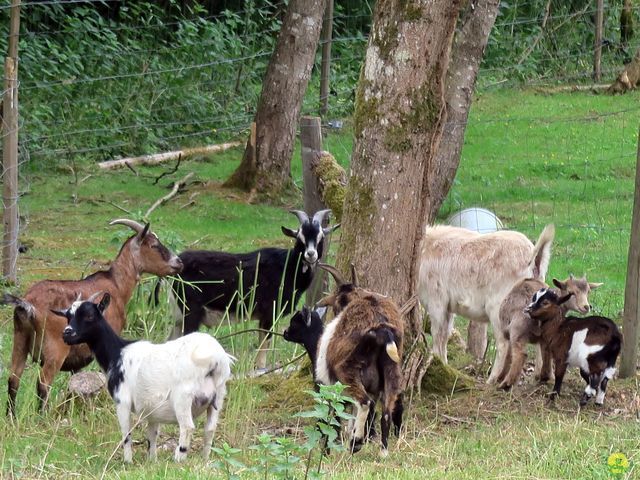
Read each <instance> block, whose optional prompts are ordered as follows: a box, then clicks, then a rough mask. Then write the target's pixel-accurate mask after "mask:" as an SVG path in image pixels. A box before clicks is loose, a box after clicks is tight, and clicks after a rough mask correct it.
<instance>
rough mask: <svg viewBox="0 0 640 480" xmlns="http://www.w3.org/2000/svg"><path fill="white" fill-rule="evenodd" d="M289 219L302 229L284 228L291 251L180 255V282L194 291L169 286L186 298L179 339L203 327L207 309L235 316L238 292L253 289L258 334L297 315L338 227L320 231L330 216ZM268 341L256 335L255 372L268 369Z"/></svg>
mask: <svg viewBox="0 0 640 480" xmlns="http://www.w3.org/2000/svg"><path fill="white" fill-rule="evenodd" d="M291 213H293V214H294V215H295V216H296V217H298V220H299V222H300V226H299V228H298V229H297V230H292V229H290V228H287V227H282V232H283V233H284V234H285V235H286V236H288V237H292V238H295V240H296V243H295V245H294V247H293V248H292V249H285V248H261V249H259V250H255V251H253V252H250V253H226V252H218V251H209V250H190V251H186V252H183V253H181V254H180V255H179V257H180V259H181V260H182V263H183V265H184V267H183V269H182V273H181V275H180V276H181V277H182V279H183V280H185V281H186V282H189V283H193V284H194V285H193V286H191V285H189V284H182V283H177V282H176V283H174V285H173V289H174V293H175V294H176V295H177V296H178V298H181V297H184V306H183V308H182V309H181V310H182V311H181V317H182V318H180V319H179V326H180V328H179V330H181V332H178V333H183V334H188V333H191V332H195V331H196V330H198V328H199V327H200V325H201V324H202V323H203V322H204V321H205V317H206V309H211V310H217V311H222V312H224V311H225V310H226V309H229V310H230V311H235V309H236V308H237V307H238V304H239V298H238V297H239V295H240V292H246V293H248V292H250V291H251V288H252V287H253V286H254V284H255V291H254V300H253V301H254V306H253V312H252V315H253V316H254V317H255V318H257V319H258V323H259V326H260V328H261V329H263V330H270V329H271V327H272V326H273V319H274V318H275V317H277V316H278V315H279V314H281V313H283V314H285V315H288V314H290V313H292V312H293V311H294V310H295V307H296V305H297V303H298V300H299V299H300V296H301V295H302V293H303V292H304V291H305V290H306V289H307V288H309V285H310V284H311V281H312V280H313V276H314V273H315V269H316V264H317V262H318V259H319V258H321V257H322V254H323V250H324V237H325V236H326V235H329V234H330V233H331V232H332V231H333V230H335V229H337V228H338V227H339V226H340V224H336V225H333V226H332V227H328V228H323V227H322V222H323V221H324V219H325V217H326V216H327V215H328V214H329V213H330V210H320V211H319V212H316V214H315V215H314V216H313V217H312V218H309V216H308V215H307V214H306V213H305V212H302V211H300V210H292V211H291ZM242 301H245V300H244V299H242ZM280 302H281V304H280ZM241 303H242V302H240V304H241ZM174 336H177V335H175V334H174ZM269 340H270V334H267V333H265V332H260V333H259V348H258V356H257V359H256V365H257V367H258V368H264V367H265V365H266V359H267V349H268V348H267V342H268V341H269Z"/></svg>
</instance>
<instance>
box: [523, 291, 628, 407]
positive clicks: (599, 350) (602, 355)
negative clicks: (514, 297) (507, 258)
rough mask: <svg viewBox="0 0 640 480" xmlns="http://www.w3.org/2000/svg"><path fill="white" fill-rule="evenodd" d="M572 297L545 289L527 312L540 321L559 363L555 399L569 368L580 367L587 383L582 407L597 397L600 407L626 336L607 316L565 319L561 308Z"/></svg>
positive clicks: (550, 347) (557, 365)
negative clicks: (623, 336)
mask: <svg viewBox="0 0 640 480" xmlns="http://www.w3.org/2000/svg"><path fill="white" fill-rule="evenodd" d="M572 295H573V293H569V294H567V295H564V296H562V297H559V296H558V295H556V293H555V292H554V291H553V290H550V289H548V288H542V289H540V290H538V291H537V292H536V294H535V295H534V296H533V299H532V301H531V303H530V304H529V305H528V306H527V307H526V309H525V312H526V313H528V314H529V315H530V316H531V318H532V319H533V320H535V321H538V322H540V330H541V342H544V343H545V344H546V348H547V349H548V350H549V351H550V352H551V356H552V358H553V361H554V364H555V377H556V379H555V384H554V387H553V392H552V394H551V399H552V400H553V399H555V397H556V396H557V395H559V394H560V388H561V387H562V380H563V379H564V374H565V372H566V370H567V368H568V367H578V368H580V376H582V378H583V379H584V381H585V382H587V386H586V388H585V390H584V394H583V395H582V397H581V398H580V406H584V405H586V404H587V402H588V401H589V399H590V398H591V397H593V396H594V395H596V394H597V396H596V405H602V404H603V403H604V396H605V393H606V390H607V383H608V382H609V380H610V379H612V378H613V376H614V374H615V372H616V368H615V364H616V360H617V358H618V354H619V353H620V348H621V346H622V334H621V333H620V330H619V329H618V327H617V325H616V324H615V323H613V321H612V320H611V319H609V318H606V317H600V316H595V315H594V316H590V317H584V318H579V317H565V315H564V311H563V309H562V307H561V306H562V304H564V303H565V302H566V301H568V300H569V298H570V297H571V296H572Z"/></svg>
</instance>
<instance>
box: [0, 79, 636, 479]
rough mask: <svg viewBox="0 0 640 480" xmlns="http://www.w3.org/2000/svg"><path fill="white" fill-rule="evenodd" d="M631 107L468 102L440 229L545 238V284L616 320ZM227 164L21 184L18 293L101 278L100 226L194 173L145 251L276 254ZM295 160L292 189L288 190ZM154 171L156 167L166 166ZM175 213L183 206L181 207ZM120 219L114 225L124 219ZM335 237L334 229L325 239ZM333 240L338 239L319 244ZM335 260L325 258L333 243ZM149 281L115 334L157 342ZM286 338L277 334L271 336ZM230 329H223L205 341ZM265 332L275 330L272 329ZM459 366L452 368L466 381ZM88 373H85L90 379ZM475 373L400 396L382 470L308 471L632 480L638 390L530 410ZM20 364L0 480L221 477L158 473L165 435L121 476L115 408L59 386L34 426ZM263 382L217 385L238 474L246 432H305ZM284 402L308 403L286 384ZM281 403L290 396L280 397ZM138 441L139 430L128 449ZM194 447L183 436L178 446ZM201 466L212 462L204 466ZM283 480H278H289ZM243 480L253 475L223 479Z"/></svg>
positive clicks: (531, 98) (339, 462)
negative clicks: (469, 218)
mask: <svg viewBox="0 0 640 480" xmlns="http://www.w3.org/2000/svg"><path fill="white" fill-rule="evenodd" d="M638 105H640V94H638V93H635V94H630V95H627V96H624V97H622V96H619V97H608V96H594V95H591V94H587V93H567V94H555V95H547V94H544V93H536V92H532V91H519V90H516V91H514V90H505V91H496V92H487V93H484V94H481V95H479V97H478V99H477V101H476V103H475V104H474V107H473V109H472V112H471V116H470V121H469V122H470V123H469V127H468V130H467V137H466V142H465V148H464V151H463V159H462V163H461V167H460V170H459V173H458V176H457V178H456V181H455V184H454V187H453V189H452V191H451V193H450V195H449V197H448V199H447V201H446V202H445V204H444V206H443V209H442V211H441V213H440V218H441V219H445V218H446V217H447V216H448V214H450V213H451V212H454V211H456V210H458V209H459V208H462V207H467V206H482V207H486V208H490V209H492V210H493V211H495V212H496V213H497V215H498V216H499V217H500V218H501V219H502V220H503V222H504V223H505V225H506V226H507V227H509V228H513V229H518V230H521V231H523V232H524V233H526V234H527V235H528V236H529V237H530V238H532V239H535V237H537V235H538V234H539V233H540V231H541V230H542V228H543V226H544V225H545V224H547V223H550V222H553V223H555V224H556V227H557V233H556V241H555V243H554V253H553V258H552V262H551V267H550V275H549V277H551V276H555V277H562V278H564V277H565V276H567V275H568V274H569V273H575V274H578V275H581V274H583V273H586V274H587V275H588V276H589V279H590V280H593V281H598V282H604V283H605V285H604V286H603V287H601V288H600V289H599V290H597V291H596V292H594V294H593V297H592V304H593V306H594V308H595V310H596V311H598V312H603V313H605V314H607V315H610V316H613V317H615V318H618V317H619V312H620V310H621V309H622V306H623V293H624V278H625V274H626V255H627V248H628V239H629V226H630V222H631V207H632V202H633V182H634V172H635V169H634V165H635V152H636V141H637V132H638V118H639V116H638V112H639V111H640V107H639V106H638ZM325 148H327V149H328V150H330V151H332V152H333V153H334V154H335V155H336V156H337V157H338V159H339V161H340V162H341V163H342V164H344V165H347V164H348V162H349V156H350V152H351V138H350V135H349V133H348V131H343V132H340V133H332V134H330V135H329V137H328V138H327V142H326V144H325ZM241 154H242V152H241V150H239V149H236V150H232V151H229V152H226V153H223V154H219V155H216V156H213V157H209V158H199V159H194V160H191V161H188V162H183V164H182V165H181V167H180V170H179V171H178V172H177V173H176V174H174V175H173V176H171V177H169V178H165V179H163V180H162V181H160V185H153V179H154V177H155V176H157V175H158V174H159V173H160V172H161V171H163V170H164V169H163V168H159V167H156V168H140V169H139V176H135V175H133V174H132V173H131V172H130V171H128V170H125V171H119V172H114V173H102V172H97V171H96V169H94V168H91V167H89V166H86V165H85V166H81V167H79V168H78V171H77V173H78V175H77V178H78V179H80V180H81V181H80V182H75V181H74V176H73V175H71V174H70V172H69V169H68V167H69V164H67V163H66V160H65V159H61V160H60V165H59V168H58V169H57V170H56V171H53V172H51V171H47V172H40V171H38V170H37V169H35V168H32V169H30V170H28V171H25V174H24V179H23V180H24V182H23V185H24V186H25V195H24V196H23V197H22V199H21V205H20V208H21V214H22V215H23V216H24V218H25V225H24V233H23V234H22V237H21V240H22V241H23V242H24V243H26V244H27V245H29V247H30V248H29V250H28V252H27V253H25V254H23V255H21V256H20V259H19V276H20V285H19V287H18V288H17V289H16V290H18V291H20V292H22V291H24V290H25V289H26V287H27V286H28V285H29V284H30V283H32V282H33V281H36V280H38V279H42V278H78V277H79V276H80V275H82V274H85V273H88V272H91V271H94V270H95V269H97V268H101V267H103V266H105V265H106V264H107V263H108V262H109V260H111V259H112V258H113V257H114V256H115V255H116V253H117V251H118V248H119V245H120V244H121V243H122V241H123V240H124V239H125V238H126V236H127V235H128V234H129V232H128V231H126V229H125V228H123V227H108V226H107V224H108V221H110V220H112V219H114V218H117V217H134V218H140V217H141V216H142V214H143V213H144V212H145V211H146V210H147V208H148V207H149V206H150V205H151V204H152V203H153V202H154V201H155V200H156V199H157V198H159V197H160V196H162V195H164V194H165V193H166V189H165V187H166V186H167V185H169V184H170V183H171V182H172V181H174V180H176V179H178V178H181V177H182V176H183V175H185V174H186V173H187V172H190V171H193V172H194V173H195V176H196V178H197V179H198V181H199V182H198V183H196V184H194V185H192V186H191V187H190V188H189V189H188V191H187V192H185V193H183V194H181V195H180V196H179V197H177V198H175V199H174V200H172V201H171V202H170V203H168V204H166V205H164V206H162V207H160V208H159V209H157V210H156V211H155V212H154V213H153V214H152V216H151V220H152V227H153V229H154V230H155V231H156V233H158V235H159V237H160V238H161V239H162V240H163V241H164V242H165V243H167V244H168V245H171V246H172V247H173V248H174V249H175V250H177V251H180V250H182V249H184V248H187V247H189V248H216V249H224V250H230V251H244V250H249V249H254V248H259V247H262V246H266V245H281V246H287V245H290V240H288V239H287V238H285V237H284V236H283V235H282V234H281V232H280V226H281V225H288V226H294V225H295V223H296V220H295V218H294V217H293V216H292V215H290V214H289V213H287V211H286V210H287V207H289V206H296V207H299V202H298V203H295V202H294V203H295V204H294V203H292V205H284V206H282V207H274V206H265V205H254V204H251V203H249V200H250V199H249V198H248V196H247V195H245V194H243V193H240V192H235V191H228V190H225V189H222V188H221V181H222V180H223V179H224V178H226V177H227V176H228V175H229V174H230V173H231V172H232V171H233V169H234V168H235V166H236V165H237V163H238V161H239V159H240V156H241ZM299 163H300V160H299V152H296V155H295V157H294V161H293V165H294V179H295V180H296V183H297V184H298V185H301V180H300V167H299ZM165 168H166V167H165ZM190 201H192V202H193V203H192V204H190V205H188V206H185V205H186V204H187V203H189V202H190ZM123 210H126V211H128V212H129V213H125V212H124V211H123ZM338 232H339V231H338ZM336 241H339V236H336ZM334 247H335V242H334ZM150 286H151V282H145V288H144V290H143V291H141V292H140V294H139V295H137V296H136V301H135V302H134V304H133V305H132V306H131V312H130V317H129V326H128V329H127V332H126V335H128V336H135V337H138V336H141V335H145V336H150V337H151V338H154V339H156V340H160V339H163V338H164V337H165V336H166V333H167V331H168V329H169V328H170V322H169V321H168V320H167V318H166V316H163V315H164V313H163V312H162V311H160V312H159V313H158V312H150V311H149V309H148V307H147V305H146V296H147V294H148V291H149V288H150ZM282 323H283V324H286V323H287V321H286V319H284V320H283V322H282ZM243 326H244V325H239V326H229V325H223V326H222V327H221V328H220V329H219V331H217V332H216V333H217V335H224V334H226V333H227V332H228V331H229V330H233V329H239V328H243ZM279 328H283V327H282V324H281V325H280V326H279ZM11 330H12V325H11V310H10V309H9V308H6V307H4V308H2V309H0V367H1V374H0V408H1V409H2V411H4V406H5V404H6V389H5V385H6V380H7V367H8V362H9V358H10V351H11ZM254 342H255V338H254V337H253V336H252V335H251V336H248V335H240V336H237V337H232V338H228V339H225V340H223V343H224V344H225V346H226V347H227V348H229V349H230V350H231V351H233V352H234V353H235V354H236V355H237V356H238V357H239V358H240V361H239V364H238V366H237V368H236V372H235V373H236V374H238V376H239V377H242V374H243V373H244V372H245V371H246V370H247V369H248V368H249V365H250V364H251V355H252V345H253V343H254ZM299 353H300V350H299V349H298V350H296V349H293V348H292V347H290V346H288V345H285V344H284V343H283V342H282V341H276V343H275V351H274V354H273V359H274V360H277V361H285V360H287V359H289V358H292V357H294V356H295V355H297V354H299ZM461 362H462V360H459V361H458V366H459V367H461V368H462V367H465V365H463V364H462V363H461ZM91 368H94V369H95V368H96V366H95V365H92V367H91ZM487 369H488V364H484V365H481V366H480V367H479V368H478V367H474V368H473V369H472V370H470V372H471V373H474V372H476V373H477V375H478V384H477V388H476V389H474V390H473V391H472V392H468V393H459V394H455V395H445V396H435V395H432V394H429V392H423V393H422V394H421V395H418V394H415V395H412V396H410V398H409V400H408V402H407V403H408V408H407V410H406V415H405V422H406V430H405V431H404V432H403V433H402V435H401V438H400V439H399V440H396V439H395V438H394V439H392V444H391V454H390V456H389V458H387V459H386V460H381V459H379V458H378V451H377V450H378V449H377V446H376V445H368V446H365V448H364V449H363V451H362V452H361V453H359V454H357V455H356V456H354V457H351V456H349V455H346V454H341V453H338V454H333V455H332V456H331V458H330V459H329V461H325V463H324V464H323V470H324V471H325V472H326V473H327V474H328V475H329V476H330V477H331V478H345V479H347V478H394V479H397V478H401V479H404V478H438V479H440V478H451V479H478V478H505V477H506V478H512V479H533V478H549V479H551V478H570V479H592V478H598V479H600V478H601V479H606V478H613V477H612V476H611V475H610V473H609V471H608V469H607V464H606V462H607V458H608V456H609V455H610V454H611V453H614V452H623V453H624V454H625V455H626V456H627V458H628V459H629V461H630V464H631V467H630V469H629V470H628V471H627V473H626V474H625V475H624V476H622V477H620V478H636V476H637V472H638V467H637V466H636V464H637V462H638V460H639V459H640V456H639V454H638V452H639V449H640V440H639V439H640V423H639V422H638V419H639V417H638V414H639V411H640V398H639V397H638V379H637V378H634V379H627V380H624V381H621V380H615V381H613V382H612V384H611V387H610V388H609V393H608V396H607V401H606V404H605V407H604V408H603V409H596V408H595V407H594V406H589V407H588V408H587V409H586V410H584V411H582V412H580V411H579V410H578V408H577V401H578V397H579V392H580V391H581V390H582V386H581V380H579V377H578V376H577V375H576V374H575V372H574V373H573V374H571V375H570V376H568V378H567V380H566V381H565V390H564V395H563V396H562V397H561V398H560V399H559V401H558V402H557V404H556V405H555V406H554V407H549V406H547V405H546V404H545V400H544V395H545V393H546V392H547V391H548V390H549V389H550V387H549V386H548V385H545V386H538V385H536V384H535V383H534V382H533V379H531V378H528V377H527V378H526V380H525V382H524V384H523V385H519V386H517V387H516V388H515V389H514V391H513V392H511V393H503V392H496V391H494V390H493V389H492V388H487V387H485V386H484V385H483V383H482V377H483V376H484V374H485V373H486V371H487ZM36 376H37V368H36V366H33V365H32V366H30V367H29V368H28V369H27V372H26V373H25V375H24V377H23V382H22V386H21V390H20V394H19V397H18V405H19V407H18V408H19V418H18V422H17V423H16V424H12V423H10V422H9V421H8V420H5V419H4V416H0V418H3V420H2V422H4V424H3V428H1V429H0V477H4V478H50V477H57V478H74V477H82V478H100V477H103V476H105V477H107V478H132V479H133V478H140V477H145V478H219V477H223V476H224V475H223V472H222V471H221V470H218V469H215V467H214V466H212V465H211V464H208V465H204V464H203V463H202V461H201V460H200V458H199V456H198V455H196V454H195V453H196V452H195V451H193V452H192V453H191V455H190V457H189V460H188V461H187V462H186V463H185V464H180V465H176V464H174V463H173V461H172V459H171V458H172V453H171V452H172V449H173V448H174V446H175V441H176V439H177V434H176V429H175V428H169V427H166V428H164V429H163V431H162V433H161V437H160V444H161V445H162V446H163V449H161V451H160V452H159V461H158V462H157V463H153V464H151V463H148V462H147V461H146V458H145V456H146V448H145V445H143V444H142V443H141V444H137V445H135V446H134V464H133V465H132V466H126V467H125V466H123V465H122V456H121V452H120V450H119V449H118V448H117V447H118V440H119V433H118V426H117V425H118V424H117V421H116V417H115V413H114V408H113V405H112V402H111V400H110V399H109V398H108V396H107V395H102V396H100V397H98V398H97V399H95V400H94V401H91V402H88V403H85V402H81V401H79V400H68V399H67V398H66V394H65V389H66V382H67V379H68V374H61V375H59V376H58V378H57V379H56V382H55V384H54V388H53V392H52V399H53V402H52V408H51V409H50V411H49V412H48V413H47V414H46V415H44V416H41V415H39V414H38V413H36V408H35V380H36ZM291 384H292V382H285V383H283V382H282V378H281V377H280V376H278V375H275V374H272V375H268V376H267V378H263V379H258V380H256V379H237V380H234V381H233V382H232V384H231V386H230V392H229V395H228V397H227V400H228V401H227V403H226V405H225V410H224V412H223V415H222V420H221V423H220V425H219V429H218V432H217V435H216V440H215V442H216V445H218V446H219V445H221V444H222V443H223V442H225V441H226V442H228V443H229V444H230V445H231V446H234V447H238V448H240V449H242V452H241V453H239V454H238V457H239V459H241V460H243V461H244V463H250V462H251V458H252V456H251V455H252V454H251V452H252V450H250V449H249V448H248V447H249V446H250V445H253V444H255V443H257V440H256V438H257V436H258V435H259V434H260V433H261V432H269V433H271V434H273V435H278V436H284V437H287V438H292V439H294V440H296V441H300V442H301V441H302V437H303V435H302V425H303V424H304V422H303V421H302V420H301V419H299V418H296V417H294V416H293V415H294V414H295V413H297V412H299V411H300V410H301V409H307V408H309V406H310V404H311V403H310V399H309V398H308V397H307V396H306V395H305V394H303V393H301V392H298V391H291V390H287V387H285V385H289V386H290V385H291ZM295 385H296V386H297V388H299V389H300V390H303V389H305V388H310V383H305V382H302V381H298V382H297V383H295ZM289 388H290V387H289ZM134 439H135V440H136V441H142V440H143V429H138V430H137V431H136V432H135V433H134ZM200 441H201V432H200V431H199V430H196V432H195V435H194V448H195V449H197V448H198V446H199V444H200V443H199V442H200ZM213 460H215V458H212V461H213ZM300 472H301V471H298V472H297V473H296V475H295V478H300V476H301V474H300ZM239 473H240V475H241V476H243V477H246V478H252V477H255V476H258V473H256V472H249V471H248V470H244V471H242V470H241V471H240V472H239Z"/></svg>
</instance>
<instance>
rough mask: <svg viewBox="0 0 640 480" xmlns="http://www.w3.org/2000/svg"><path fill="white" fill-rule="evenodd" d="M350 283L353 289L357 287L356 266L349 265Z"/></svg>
mask: <svg viewBox="0 0 640 480" xmlns="http://www.w3.org/2000/svg"><path fill="white" fill-rule="evenodd" d="M351 283H352V284H353V286H354V287H357V286H358V274H357V273H356V266H355V265H354V264H353V263H352V264H351Z"/></svg>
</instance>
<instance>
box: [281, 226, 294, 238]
mask: <svg viewBox="0 0 640 480" xmlns="http://www.w3.org/2000/svg"><path fill="white" fill-rule="evenodd" d="M280 228H281V229H282V233H284V234H285V235H286V236H287V237H291V238H298V231H297V230H293V229H291V228H287V227H280Z"/></svg>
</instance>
